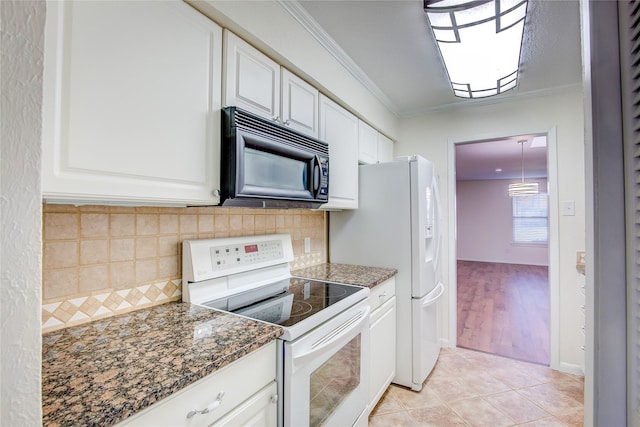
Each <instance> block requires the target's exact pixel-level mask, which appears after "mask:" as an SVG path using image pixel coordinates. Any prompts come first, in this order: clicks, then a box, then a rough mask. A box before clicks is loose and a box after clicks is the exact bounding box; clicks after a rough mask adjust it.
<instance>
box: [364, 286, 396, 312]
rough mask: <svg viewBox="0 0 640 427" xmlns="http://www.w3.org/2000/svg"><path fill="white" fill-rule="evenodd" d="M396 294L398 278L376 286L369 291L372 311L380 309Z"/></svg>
mask: <svg viewBox="0 0 640 427" xmlns="http://www.w3.org/2000/svg"><path fill="white" fill-rule="evenodd" d="M395 294H396V278H395V277H392V278H391V279H388V280H385V281H384V282H382V283H380V284H379V285H378V286H374V287H373V288H371V289H370V290H369V304H371V311H372V312H373V311H374V310H375V309H376V308H378V307H380V306H381V305H382V304H384V303H385V302H387V301H389V300H390V299H391V298H392V297H393V296H394V295H395Z"/></svg>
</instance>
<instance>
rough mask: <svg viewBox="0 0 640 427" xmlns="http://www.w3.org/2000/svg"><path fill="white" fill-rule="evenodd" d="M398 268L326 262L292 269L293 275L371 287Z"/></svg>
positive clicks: (386, 278)
mask: <svg viewBox="0 0 640 427" xmlns="http://www.w3.org/2000/svg"><path fill="white" fill-rule="evenodd" d="M397 273H398V270H396V269H393V268H379V267H366V266H362V265H351V264H337V263H327V264H320V265H315V266H313V267H306V268H302V269H300V270H295V271H292V272H291V274H292V275H293V276H298V277H304V278H305V279H313V280H322V281H325V282H337V283H346V284H349V285H358V286H365V287H367V288H373V287H374V286H377V285H379V284H380V283H382V282H384V281H385V280H388V279H390V278H392V277H393V276H395V275H396V274H397Z"/></svg>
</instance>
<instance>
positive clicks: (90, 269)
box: [42, 204, 327, 332]
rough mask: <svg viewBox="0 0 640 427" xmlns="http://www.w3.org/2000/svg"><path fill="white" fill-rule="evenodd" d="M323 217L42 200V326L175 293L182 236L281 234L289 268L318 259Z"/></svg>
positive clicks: (100, 315)
mask: <svg viewBox="0 0 640 427" xmlns="http://www.w3.org/2000/svg"><path fill="white" fill-rule="evenodd" d="M325 223H326V214H325V213H324V212H320V211H310V210H303V209H293V210H275V209H243V208H219V207H193V208H161V207H116V206H79V207H78V206H72V205H55V204H44V206H43V272H42V283H43V304H42V329H43V332H49V331H52V330H56V329H60V328H63V327H67V326H71V325H77V324H81V323H85V322H88V321H92V320H96V319H99V318H104V317H109V316H112V315H115V314H120V313H124V312H127V311H132V310H136V309H139V308H142V307H147V306H151V305H157V304H162V303H165V302H169V301H175V300H179V299H180V298H181V296H182V288H181V280H180V279H181V276H182V273H181V271H182V266H181V261H182V259H181V257H182V254H181V252H182V246H181V242H182V241H183V240H185V239H208V238H213V237H233V236H249V235H261V234H271V233H287V234H290V235H291V238H292V243H293V252H294V260H293V261H292V262H291V268H292V269H296V268H302V267H309V266H313V265H317V264H322V263H324V262H326V253H327V250H326V237H325V236H326V233H325ZM305 237H310V238H311V252H310V253H306V254H305V253H304V238H305Z"/></svg>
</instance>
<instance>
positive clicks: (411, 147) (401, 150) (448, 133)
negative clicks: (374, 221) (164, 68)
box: [394, 88, 585, 370]
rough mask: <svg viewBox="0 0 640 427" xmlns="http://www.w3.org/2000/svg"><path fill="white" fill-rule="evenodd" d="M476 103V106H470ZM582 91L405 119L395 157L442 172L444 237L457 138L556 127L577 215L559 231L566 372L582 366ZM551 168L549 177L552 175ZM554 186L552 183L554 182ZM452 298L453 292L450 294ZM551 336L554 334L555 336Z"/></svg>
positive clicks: (567, 194) (562, 181) (563, 183)
mask: <svg viewBox="0 0 640 427" xmlns="http://www.w3.org/2000/svg"><path fill="white" fill-rule="evenodd" d="M472 105H473V104H472ZM583 122H584V121H583V104H582V92H581V89H579V88H577V89H565V90H563V91H560V92H558V93H557V94H555V95H547V96H543V95H540V96H537V97H532V98H526V99H520V100H518V99H515V100H511V101H509V102H503V103H499V104H488V105H486V104H485V105H476V106H470V107H467V108H461V109H457V110H445V111H441V112H436V113H433V114H429V115H425V116H420V117H413V118H408V119H404V120H401V122H400V138H399V140H398V142H397V143H396V144H395V151H394V154H395V155H410V154H421V155H423V156H425V157H427V158H429V159H430V160H431V161H433V162H434V164H435V166H436V168H437V170H438V173H439V176H440V190H441V192H440V193H441V194H442V198H443V200H442V207H443V212H442V214H443V219H444V224H443V227H444V235H445V236H448V235H449V228H450V227H452V226H454V224H450V223H449V220H448V218H449V197H450V194H451V189H450V188H448V176H449V174H452V173H454V171H453V170H452V169H451V168H453V167H454V166H453V164H452V163H451V162H450V159H449V158H448V153H449V148H450V147H449V146H450V144H452V143H453V142H463V141H477V140H482V139H488V138H495V137H499V136H512V135H522V134H527V133H539V132H546V131H548V130H550V129H552V128H554V127H555V129H556V132H557V133H556V137H557V152H556V153H549V155H550V156H551V155H553V154H555V155H557V160H558V165H559V166H558V170H557V176H558V179H557V185H558V199H559V200H560V201H563V200H574V201H575V205H576V214H575V216H560V217H559V218H556V219H555V220H557V221H558V228H559V233H558V234H559V235H558V236H552V239H553V238H556V239H558V244H559V255H558V257H559V260H558V264H559V273H558V274H559V284H560V286H559V295H558V299H559V301H558V303H559V304H558V306H559V313H558V314H559V330H558V338H557V340H558V343H557V345H559V349H558V351H559V362H560V365H561V367H564V368H565V370H572V369H573V368H576V367H578V366H579V365H581V364H582V354H581V351H582V350H581V349H580V345H581V343H580V338H579V336H578V334H579V328H580V320H579V316H580V313H579V303H578V296H579V294H578V287H577V285H576V283H577V272H576V269H575V260H576V251H578V250H582V249H584V247H585V179H584V177H585V171H584V127H583ZM552 175H553V174H552V171H550V177H551V176H552ZM551 184H553V183H551ZM452 244H454V242H451V241H448V239H446V238H445V239H444V241H443V248H442V249H443V251H442V253H443V257H442V263H443V264H442V272H443V281H444V283H445V285H447V289H448V290H447V292H449V288H448V286H449V285H450V284H451V283H452V280H450V278H449V265H450V263H451V262H453V261H454V260H452V259H450V256H449V248H450V245H452ZM447 298H449V299H450V298H451V295H450V294H449V295H447ZM442 308H443V319H442V321H443V322H442V328H443V329H442V333H443V336H444V337H449V336H450V330H451V331H455V325H450V324H449V323H450V322H449V317H450V312H449V307H448V306H447V304H443V307H442ZM552 337H553V334H552Z"/></svg>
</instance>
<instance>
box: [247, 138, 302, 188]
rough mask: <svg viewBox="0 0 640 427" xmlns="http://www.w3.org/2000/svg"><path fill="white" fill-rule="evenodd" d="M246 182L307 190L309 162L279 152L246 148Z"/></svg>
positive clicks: (248, 183)
mask: <svg viewBox="0 0 640 427" xmlns="http://www.w3.org/2000/svg"><path fill="white" fill-rule="evenodd" d="M244 161H245V164H244V182H245V184H247V185H255V186H258V187H267V188H280V189H284V190H303V191H304V190H307V163H306V162H303V161H300V160H295V159H291V158H289V157H284V156H280V155H277V154H272V153H267V152H265V151H259V150H256V149H254V148H245V149H244Z"/></svg>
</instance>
